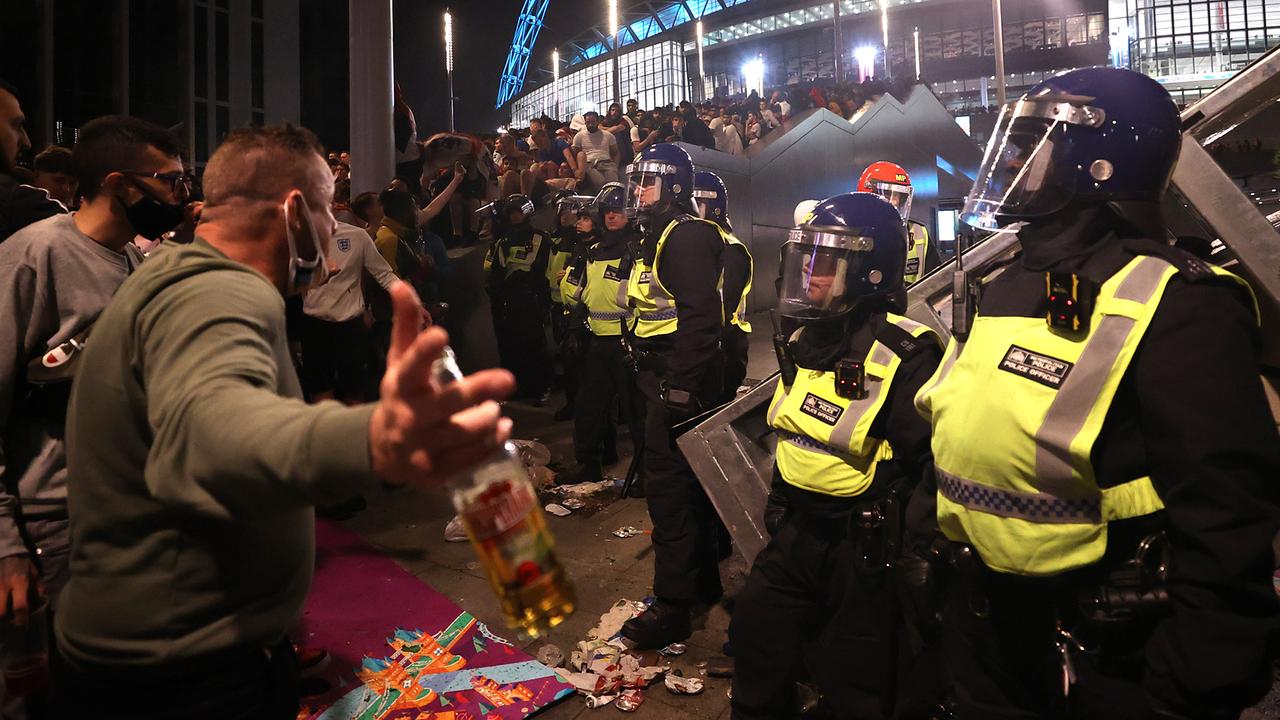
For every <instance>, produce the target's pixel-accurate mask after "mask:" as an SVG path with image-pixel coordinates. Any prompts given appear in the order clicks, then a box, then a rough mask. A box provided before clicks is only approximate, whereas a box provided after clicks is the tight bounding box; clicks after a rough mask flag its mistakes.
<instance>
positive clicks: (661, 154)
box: [627, 143, 693, 217]
mask: <svg viewBox="0 0 1280 720" xmlns="http://www.w3.org/2000/svg"><path fill="white" fill-rule="evenodd" d="M692 194H693V160H691V159H690V158H689V153H687V152H685V151H684V149H683V148H680V147H678V146H676V145H672V144H671V143H658V144H657V145H650V146H649V147H647V148H645V149H644V150H641V151H640V152H638V153H636V157H635V159H634V160H633V161H632V162H631V164H630V165H628V166H627V215H628V216H629V217H642V216H645V215H650V214H654V213H662V212H667V211H670V210H673V209H678V210H685V209H688V208H689V199H690V197H692Z"/></svg>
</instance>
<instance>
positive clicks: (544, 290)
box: [490, 221, 552, 398]
mask: <svg viewBox="0 0 1280 720" xmlns="http://www.w3.org/2000/svg"><path fill="white" fill-rule="evenodd" d="M535 234H536V235H537V236H538V237H536V238H535ZM491 252H492V258H493V262H492V263H491V265H490V273H491V277H490V285H491V287H493V288H495V292H494V300H495V304H496V307H495V308H494V321H495V326H496V327H495V330H496V331H497V336H498V354H499V356H500V357H501V359H502V366H503V367H505V368H507V369H508V370H510V371H511V372H512V374H514V375H515V377H516V387H517V393H518V396H519V397H525V398H539V397H541V396H542V395H543V393H545V392H546V390H547V388H549V387H550V385H551V379H552V367H551V356H550V354H549V353H548V351H547V337H546V318H547V308H548V304H549V303H550V289H549V288H548V287H547V262H548V259H549V257H550V253H551V243H550V242H549V241H548V239H547V238H546V236H545V235H544V234H543V233H541V232H540V231H538V230H535V229H534V228H533V227H532V226H531V225H530V224H529V223H528V222H527V221H526V222H524V223H521V224H520V225H517V226H515V227H512V228H508V229H507V231H506V232H505V233H504V234H503V236H502V237H501V238H500V239H498V240H497V241H496V242H495V243H494V246H493V248H492V250H491ZM520 252H524V253H532V254H533V256H534V257H533V260H532V262H531V263H530V265H529V268H528V270H515V271H513V272H507V270H506V262H507V258H508V255H509V253H520Z"/></svg>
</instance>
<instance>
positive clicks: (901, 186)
mask: <svg viewBox="0 0 1280 720" xmlns="http://www.w3.org/2000/svg"><path fill="white" fill-rule="evenodd" d="M858 192H869V193H874V194H876V195H879V196H880V197H882V198H884V199H885V200H888V201H889V202H890V204H892V205H893V207H894V208H896V209H897V210H898V214H899V215H901V216H902V219H903V221H906V220H908V219H910V218H911V195H912V192H913V191H912V189H911V177H910V176H908V175H907V171H906V170H904V169H903V168H902V166H901V165H897V164H895V163H891V162H885V161H883V160H881V161H879V162H873V163H871V164H870V165H868V166H867V169H866V170H863V171H862V177H860V178H858Z"/></svg>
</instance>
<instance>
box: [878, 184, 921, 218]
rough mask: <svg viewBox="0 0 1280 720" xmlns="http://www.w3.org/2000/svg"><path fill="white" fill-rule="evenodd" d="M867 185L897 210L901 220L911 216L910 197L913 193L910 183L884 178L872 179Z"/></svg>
mask: <svg viewBox="0 0 1280 720" xmlns="http://www.w3.org/2000/svg"><path fill="white" fill-rule="evenodd" d="M869 185H870V186H871V192H873V193H875V194H876V195H879V196H880V197H882V198H884V199H885V200H888V201H889V204H890V205H892V206H893V207H894V209H895V210H897V211H898V214H899V215H901V216H902V219H903V220H908V219H910V217H911V197H912V195H914V194H915V191H914V190H912V188H911V186H910V185H903V184H901V183H895V182H887V181H885V180H872V181H871V182H870V183H869Z"/></svg>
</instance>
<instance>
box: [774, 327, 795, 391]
mask: <svg viewBox="0 0 1280 720" xmlns="http://www.w3.org/2000/svg"><path fill="white" fill-rule="evenodd" d="M769 319H770V320H772V321H773V354H774V355H777V356H778V373H779V374H780V375H781V376H782V384H783V385H785V386H787V387H791V385H792V384H793V383H795V381H796V361H795V360H792V359H791V348H790V347H789V346H788V345H787V336H786V335H783V334H782V326H781V325H779V324H778V315H777V313H775V312H774V311H772V310H770V311H769Z"/></svg>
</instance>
